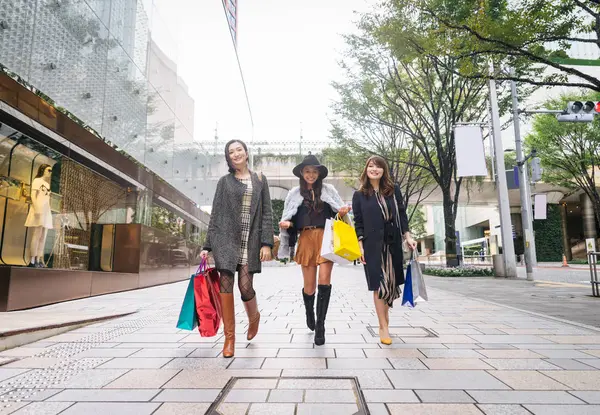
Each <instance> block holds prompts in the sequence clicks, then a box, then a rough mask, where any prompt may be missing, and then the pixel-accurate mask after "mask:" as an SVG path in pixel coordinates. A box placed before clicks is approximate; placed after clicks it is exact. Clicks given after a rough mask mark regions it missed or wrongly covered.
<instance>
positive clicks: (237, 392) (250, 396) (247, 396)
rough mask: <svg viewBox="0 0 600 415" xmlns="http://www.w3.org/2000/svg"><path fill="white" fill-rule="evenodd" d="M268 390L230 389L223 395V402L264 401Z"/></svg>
mask: <svg viewBox="0 0 600 415" xmlns="http://www.w3.org/2000/svg"><path fill="white" fill-rule="evenodd" d="M268 395H269V391H268V390H267V389H232V390H231V391H229V393H228V394H227V396H226V397H225V400H224V402H228V403H244V402H266V401H267V396H268Z"/></svg>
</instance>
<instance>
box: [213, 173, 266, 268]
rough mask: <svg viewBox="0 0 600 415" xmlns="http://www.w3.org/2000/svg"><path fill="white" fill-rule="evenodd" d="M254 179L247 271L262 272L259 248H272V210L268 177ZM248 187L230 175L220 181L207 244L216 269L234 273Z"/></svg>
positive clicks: (252, 174) (253, 176) (240, 240)
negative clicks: (243, 200) (243, 206)
mask: <svg viewBox="0 0 600 415" xmlns="http://www.w3.org/2000/svg"><path fill="white" fill-rule="evenodd" d="M251 177H252V202H251V205H250V234H249V236H248V271H249V272H252V273H259V272H260V271H261V263H260V249H261V248H262V247H263V246H269V247H273V209H272V207H271V196H270V194H269V183H268V181H267V178H266V177H265V176H264V175H262V173H261V175H260V178H259V176H258V175H257V174H256V173H251ZM245 190H246V186H245V185H244V184H243V183H241V182H240V181H239V180H237V179H236V178H235V176H234V175H233V174H227V175H226V176H223V177H221V178H220V179H219V182H218V183H217V190H216V192H215V197H214V200H213V206H212V211H211V215H210V223H209V225H208V234H207V236H206V245H205V246H204V249H206V250H207V251H212V253H213V257H214V259H215V267H216V268H217V270H219V271H228V272H230V273H233V272H235V271H236V268H237V265H238V264H237V260H238V256H239V252H240V245H241V243H242V229H241V228H242V223H241V222H242V219H241V215H242V199H243V197H244V192H245Z"/></svg>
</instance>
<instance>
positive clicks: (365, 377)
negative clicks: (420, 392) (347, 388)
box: [283, 369, 410, 389]
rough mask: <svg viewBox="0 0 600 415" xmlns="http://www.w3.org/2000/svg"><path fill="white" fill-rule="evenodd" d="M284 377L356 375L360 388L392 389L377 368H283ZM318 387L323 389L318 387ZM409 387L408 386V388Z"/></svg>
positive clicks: (384, 375)
mask: <svg viewBox="0 0 600 415" xmlns="http://www.w3.org/2000/svg"><path fill="white" fill-rule="evenodd" d="M283 376H284V377H295V376H310V377H313V376H314V377H321V378H322V377H332V376H333V377H345V376H346V377H348V376H349V377H357V378H358V380H359V382H360V386H361V388H369V389H392V384H391V383H390V381H389V379H388V377H387V376H386V374H385V372H384V371H383V370H381V369H377V370H358V369H355V370H338V369H300V370H294V369H285V370H284V371H283ZM319 389H323V388H320V387H319ZM409 389H410V388H409Z"/></svg>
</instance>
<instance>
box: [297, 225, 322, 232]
mask: <svg viewBox="0 0 600 415" xmlns="http://www.w3.org/2000/svg"><path fill="white" fill-rule="evenodd" d="M319 228H322V226H305V227H304V228H302V229H300V231H301V232H302V231H310V230H311V229H319Z"/></svg>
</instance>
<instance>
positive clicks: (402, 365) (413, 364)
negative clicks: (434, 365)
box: [388, 358, 428, 370]
mask: <svg viewBox="0 0 600 415" xmlns="http://www.w3.org/2000/svg"><path fill="white" fill-rule="evenodd" d="M388 360H389V361H390V363H391V364H392V366H393V367H394V369H412V370H417V369H419V370H427V369H428V368H427V366H425V365H424V364H423V362H422V361H421V360H419V359H395V358H390V359H388Z"/></svg>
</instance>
